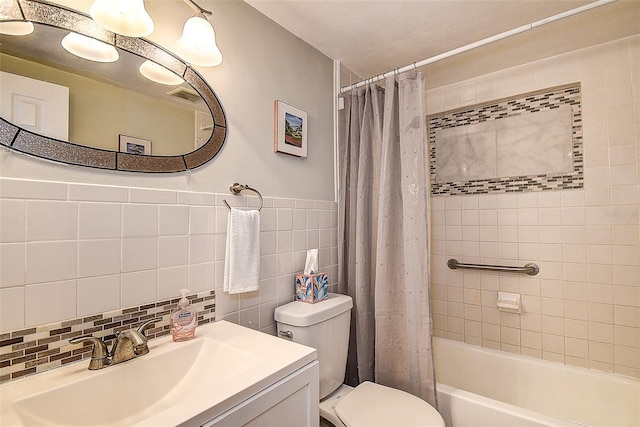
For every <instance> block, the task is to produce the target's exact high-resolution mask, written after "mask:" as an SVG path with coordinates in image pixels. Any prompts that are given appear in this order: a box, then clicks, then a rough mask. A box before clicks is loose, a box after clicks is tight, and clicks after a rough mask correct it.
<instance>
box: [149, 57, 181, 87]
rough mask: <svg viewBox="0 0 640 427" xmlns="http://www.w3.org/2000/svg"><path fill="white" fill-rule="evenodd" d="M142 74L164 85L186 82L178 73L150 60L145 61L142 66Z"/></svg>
mask: <svg viewBox="0 0 640 427" xmlns="http://www.w3.org/2000/svg"><path fill="white" fill-rule="evenodd" d="M140 74H142V75H143V76H145V77H146V78H148V79H149V80H151V81H153V82H156V83H160V84H163V85H169V86H176V85H179V84H182V82H184V79H182V78H181V77H180V76H178V75H177V74H175V73H172V72H171V71H169V70H167V69H166V68H164V67H163V66H162V65H158V64H156V63H155V62H152V61H149V60H147V61H144V62H143V63H142V65H141V66H140Z"/></svg>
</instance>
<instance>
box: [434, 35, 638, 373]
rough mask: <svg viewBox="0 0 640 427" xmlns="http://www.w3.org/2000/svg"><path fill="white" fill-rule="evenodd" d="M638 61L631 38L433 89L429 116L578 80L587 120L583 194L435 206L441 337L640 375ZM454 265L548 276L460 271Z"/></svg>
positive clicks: (438, 200) (440, 201)
mask: <svg viewBox="0 0 640 427" xmlns="http://www.w3.org/2000/svg"><path fill="white" fill-rule="evenodd" d="M637 52H640V37H638V36H635V37H632V38H628V39H623V40H620V41H617V42H614V43H610V44H606V45H601V46H596V47H594V48H590V49H585V50H581V51H578V52H574V53H571V54H567V55H563V56H559V57H556V58H550V59H547V60H542V61H538V62H535V63H532V64H528V65H525V66H522V67H518V68H514V69H510V70H504V71H502V72H498V73H494V74H491V75H487V76H483V77H480V78H477V79H473V80H469V81H465V82H460V83H458V84H455V85H451V86H447V87H442V88H437V89H434V90H431V91H428V92H427V108H428V110H429V111H428V113H429V114H433V113H437V112H441V111H445V110H447V109H451V108H458V107H461V106H463V105H470V104H475V103H478V102H482V101H486V100H490V99H498V98H502V97H507V96H513V95H517V94H520V93H526V92H529V91H534V90H538V89H543V88H545V87H550V86H554V85H558V84H566V83H572V82H576V81H579V82H581V84H582V94H583V95H582V101H583V120H584V122H583V125H584V157H585V188H584V189H581V190H563V191H553V192H538V193H535V192H531V193H519V194H498V195H496V194H492V195H480V196H453V197H451V196H438V197H432V203H431V209H432V212H431V219H432V239H433V257H432V283H431V286H432V298H433V313H434V328H435V331H436V334H438V335H440V336H445V337H449V338H452V339H457V340H463V341H466V342H469V343H473V344H477V345H483V346H486V347H491V348H498V349H502V350H505V351H510V352H515V353H520V354H526V355H530V356H534V357H538V358H544V359H548V360H553V361H558V362H564V363H568V364H572V365H577V366H586V367H591V368H595V369H599V370H604V371H609V372H616V373H620V374H624V375H631V376H635V377H640V338H638V337H640V169H639V168H640V162H639V161H638V160H639V159H640V132H639V130H640V74H639V73H638V69H639V67H640V55H638V53H637ZM427 78H428V76H427ZM474 87H475V89H474ZM448 258H456V259H458V260H459V261H463V262H470V263H475V262H480V263H486V264H507V265H524V264H525V263H527V262H536V263H538V264H539V266H540V274H539V275H537V276H534V277H529V276H520V275H514V274H508V273H485V272H477V271H471V270H467V271H462V270H456V271H453V270H449V269H447V268H446V260H447V259H448ZM498 290H501V291H509V292H517V293H520V294H522V295H523V299H522V301H523V313H522V314H521V315H515V314H511V313H501V312H498V310H497V308H496V291H498Z"/></svg>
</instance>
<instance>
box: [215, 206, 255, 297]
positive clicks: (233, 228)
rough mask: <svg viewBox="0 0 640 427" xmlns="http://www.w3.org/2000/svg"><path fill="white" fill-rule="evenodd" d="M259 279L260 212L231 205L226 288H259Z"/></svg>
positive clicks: (226, 290)
mask: <svg viewBox="0 0 640 427" xmlns="http://www.w3.org/2000/svg"><path fill="white" fill-rule="evenodd" d="M259 279H260V213H259V212H258V211H257V210H251V211H244V210H240V209H234V208H231V210H230V211H229V219H228V222H227V247H226V249H225V255H224V288H223V290H224V291H225V292H228V293H230V294H239V293H242V292H251V291H257V290H258V288H259Z"/></svg>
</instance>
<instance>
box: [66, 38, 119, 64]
mask: <svg viewBox="0 0 640 427" xmlns="http://www.w3.org/2000/svg"><path fill="white" fill-rule="evenodd" d="M60 43H61V44H62V47H63V48H65V50H66V51H67V52H69V53H72V54H73V55H75V56H78V57H80V58H83V59H88V60H89V61H95V62H115V61H117V60H118V58H120V55H119V54H118V51H117V50H116V48H115V47H113V46H111V45H110V44H107V43H104V42H101V41H99V40H96V39H92V38H91V37H87V36H83V35H81V34H78V33H69V34H67V35H66V36H64V38H63V39H62V41H61V42H60Z"/></svg>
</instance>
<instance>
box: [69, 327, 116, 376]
mask: <svg viewBox="0 0 640 427" xmlns="http://www.w3.org/2000/svg"><path fill="white" fill-rule="evenodd" d="M80 342H90V343H91V344H93V350H92V351H91V360H90V361H89V370H91V371H95V370H98V369H102V368H104V367H106V366H109V365H110V363H111V362H110V360H109V350H107V345H106V344H105V343H104V341H102V340H101V339H100V338H96V337H92V336H91V335H85V336H81V337H76V338H71V339H70V340H69V344H77V343H80Z"/></svg>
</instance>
